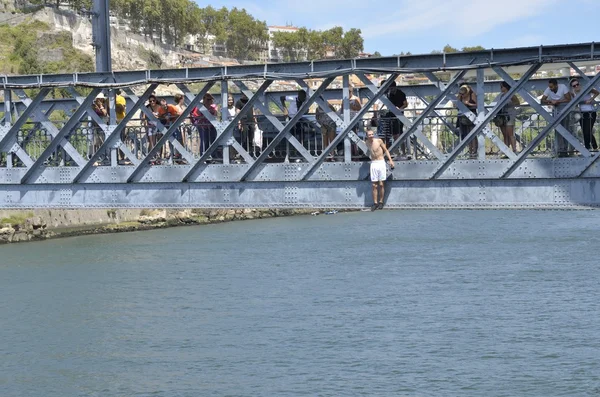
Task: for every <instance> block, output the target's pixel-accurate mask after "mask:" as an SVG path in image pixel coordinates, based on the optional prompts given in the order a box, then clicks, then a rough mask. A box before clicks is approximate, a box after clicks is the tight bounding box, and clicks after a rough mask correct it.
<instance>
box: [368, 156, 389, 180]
mask: <svg viewBox="0 0 600 397" xmlns="http://www.w3.org/2000/svg"><path fill="white" fill-rule="evenodd" d="M386 174H387V170H386V167H385V161H384V160H373V161H371V182H380V181H385V180H386V176H387V175H386Z"/></svg>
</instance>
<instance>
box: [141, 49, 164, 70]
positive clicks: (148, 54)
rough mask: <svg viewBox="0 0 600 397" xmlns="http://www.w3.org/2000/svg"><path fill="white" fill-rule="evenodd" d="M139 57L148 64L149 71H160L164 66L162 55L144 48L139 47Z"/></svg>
mask: <svg viewBox="0 0 600 397" xmlns="http://www.w3.org/2000/svg"><path fill="white" fill-rule="evenodd" d="M138 55H139V57H140V59H142V60H144V61H146V62H147V63H148V69H160V68H161V66H162V64H163V61H162V58H161V57H160V54H157V53H156V52H154V51H152V50H148V49H146V48H144V47H142V46H139V47H138Z"/></svg>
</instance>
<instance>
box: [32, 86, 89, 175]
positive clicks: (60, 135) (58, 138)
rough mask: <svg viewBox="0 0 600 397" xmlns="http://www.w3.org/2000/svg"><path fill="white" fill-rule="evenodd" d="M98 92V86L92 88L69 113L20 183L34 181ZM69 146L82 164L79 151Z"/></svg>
mask: <svg viewBox="0 0 600 397" xmlns="http://www.w3.org/2000/svg"><path fill="white" fill-rule="evenodd" d="M99 92H100V89H99V88H95V89H93V90H92V92H91V93H90V95H89V96H88V97H87V98H86V99H85V101H83V103H82V104H81V106H79V108H78V109H77V110H76V111H75V113H73V115H71V118H70V119H69V121H67V122H66V123H65V125H64V126H63V128H61V130H60V131H58V132H57V133H55V134H54V136H53V139H52V140H51V141H50V144H49V145H48V146H47V147H46V149H44V151H43V152H42V154H41V155H40V156H39V157H38V159H37V160H36V161H35V163H34V164H32V165H31V166H30V167H29V169H28V170H27V172H26V173H25V175H23V178H22V179H21V183H22V184H27V183H31V182H33V181H35V179H36V178H37V177H38V176H39V174H40V168H41V167H42V166H43V164H44V162H45V161H46V160H47V159H48V157H50V155H51V154H52V152H54V151H55V150H56V148H57V147H58V146H59V145H60V144H62V142H63V139H64V138H65V136H67V134H69V133H70V132H71V131H72V130H73V128H75V126H76V125H77V124H78V123H79V119H80V118H81V116H83V114H84V113H86V112H87V110H88V109H89V108H90V107H91V106H92V102H93V101H94V99H95V98H96V95H98V93H99ZM64 146H66V145H64ZM64 146H63V147H64ZM69 146H70V144H69ZM71 148H72V150H73V152H74V153H76V154H77V156H78V157H79V158H80V162H79V163H78V165H79V166H83V165H84V163H85V161H84V160H83V158H81V155H79V153H77V151H76V150H75V148H73V147H72V146H71ZM75 158H76V157H75Z"/></svg>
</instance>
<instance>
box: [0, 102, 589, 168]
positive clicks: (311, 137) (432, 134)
mask: <svg viewBox="0 0 600 397" xmlns="http://www.w3.org/2000/svg"><path fill="white" fill-rule="evenodd" d="M422 111H423V109H409V110H407V111H406V112H405V116H406V117H407V119H408V120H410V121H412V122H414V121H416V120H417V118H418V117H419V115H420V113H421V112H422ZM386 113H387V111H369V112H367V113H366V115H365V116H364V117H362V118H361V119H360V120H359V121H358V122H357V124H356V127H355V129H354V130H355V132H356V134H357V136H358V137H359V138H361V139H364V137H365V131H366V130H367V129H372V130H373V131H374V132H376V134H377V135H378V136H379V137H381V138H382V139H384V140H385V141H386V142H387V144H388V145H389V146H391V145H392V144H393V136H392V130H391V124H392V123H393V122H395V121H396V118H395V117H394V118H390V117H386V116H385V115H386ZM278 118H279V119H280V121H281V122H282V123H285V122H286V118H285V117H284V116H279V117H278ZM256 119H257V122H256V123H254V122H251V123H247V122H243V123H240V126H241V127H242V129H246V130H251V131H253V132H255V131H257V128H258V129H259V130H260V133H261V135H262V139H254V136H253V134H252V133H250V134H249V133H244V134H243V133H241V132H240V129H239V127H236V128H234V130H233V138H234V139H235V140H236V141H238V142H239V143H240V145H241V146H242V147H243V148H244V149H246V150H247V151H248V152H250V153H251V154H252V156H254V157H257V156H258V155H259V154H260V153H261V151H262V149H264V148H266V147H268V146H269V144H270V143H271V142H272V141H273V139H274V137H275V136H276V135H277V132H278V131H277V129H276V128H274V127H273V125H272V124H271V123H270V122H269V120H267V119H266V118H265V117H264V116H260V115H259V116H256ZM374 120H375V122H374ZM569 120H570V123H569V126H570V127H569V131H571V132H572V133H573V135H574V136H575V137H576V138H577V139H578V140H579V141H580V142H582V143H583V133H582V129H581V126H580V124H579V122H578V121H577V119H576V117H570V119H569ZM457 123H458V112H457V110H456V109H448V108H443V109H439V115H438V116H427V117H425V118H423V119H422V120H421V127H422V133H423V135H424V136H425V137H426V138H427V139H428V140H429V141H431V142H432V143H433V144H434V145H435V146H436V148H437V149H439V150H440V152H441V153H444V154H447V153H451V152H452V151H453V150H454V148H455V147H456V145H457V144H458V143H459V142H460V141H461V138H460V133H459V127H458V124H457ZM64 124H65V122H64V121H63V122H53V125H54V126H55V127H56V128H58V129H61V128H62V127H63V126H64ZM547 125H548V122H547V121H546V119H544V118H543V117H541V116H540V115H539V114H538V113H537V112H536V111H535V109H533V108H532V107H530V106H528V105H524V106H520V107H519V108H518V115H517V119H516V121H515V127H514V132H515V135H516V139H517V147H518V149H519V150H522V148H525V147H527V146H529V145H530V143H531V142H532V141H534V139H535V138H536V137H537V135H538V134H539V133H540V132H541V131H543V130H544V128H545V127H546V126H547ZM488 126H489V128H490V129H491V131H492V132H493V133H494V134H495V135H497V136H498V137H499V138H502V134H501V131H500V128H499V127H497V126H495V125H494V124H493V123H488ZM208 128H209V129H211V132H210V133H209V134H207V135H206V136H207V137H208V139H209V142H208V145H210V144H212V143H214V141H215V139H216V137H217V132H216V130H215V129H214V127H212V126H208ZM179 130H180V131H182V134H180V138H179V141H180V142H181V144H182V145H183V147H184V148H185V149H186V150H187V151H189V152H190V153H191V154H192V155H193V156H194V158H196V159H197V158H200V156H201V154H202V145H201V137H200V133H199V128H198V126H196V125H193V124H191V122H189V121H188V122H185V123H183V124H182V125H181V126H180V127H179ZM148 131H149V128H148V127H147V126H146V125H145V124H144V122H143V120H141V119H133V120H131V121H130V123H129V124H128V126H127V127H126V128H125V129H124V131H123V132H122V134H121V140H122V141H123V143H124V144H125V145H126V146H127V147H128V148H129V150H130V151H131V153H132V154H133V155H134V156H135V158H136V159H138V160H142V159H144V157H145V156H146V155H147V154H148V151H149V148H150V147H149V145H150V142H149V139H148ZM339 132H340V128H337V133H339ZM255 133H257V134H258V132H255ZM594 134H596V135H597V136H600V125H598V124H596V125H595V126H594ZM293 135H294V136H295V137H296V138H297V139H298V141H299V142H300V144H301V145H302V146H303V147H304V148H306V150H308V152H309V153H310V154H311V155H312V156H314V157H318V156H320V155H321V154H323V149H324V147H323V143H324V137H323V134H322V127H321V125H319V123H318V122H317V121H316V118H315V115H314V114H307V115H305V116H304V117H303V118H301V119H300V120H299V121H298V122H297V123H296V127H295V128H294V129H293ZM17 136H18V137H17V143H18V144H19V145H20V146H21V147H23V149H24V150H25V151H26V152H27V153H28V154H29V156H30V157H31V158H32V159H33V160H36V159H37V158H38V157H39V156H40V155H41V154H42V153H43V152H44V150H46V148H47V147H48V146H49V145H50V142H51V141H52V134H51V132H50V131H48V129H47V128H46V127H45V126H44V125H43V124H42V123H39V122H37V123H26V124H25V125H24V126H23V128H22V129H20V130H19V132H18V135H17ZM66 139H67V140H68V141H69V142H70V143H71V144H72V145H73V147H74V148H75V149H76V150H77V152H78V153H79V154H80V155H81V156H82V157H83V158H85V159H89V158H91V157H92V155H94V153H96V151H97V149H98V148H99V147H100V146H101V145H102V143H103V142H104V140H105V133H104V131H103V130H102V128H101V127H99V126H98V125H96V124H95V123H94V122H92V121H82V122H80V123H79V124H78V125H77V126H76V127H75V128H73V129H72V130H71V132H70V133H69V134H68V135H67V137H66ZM407 141H408V140H407ZM554 141H555V136H554V134H548V135H547V136H546V137H545V139H544V140H542V142H541V143H540V144H539V145H538V146H537V147H536V148H535V149H534V150H532V151H531V152H530V153H529V154H528V156H552V155H553V153H554V152H553V147H554V143H555V142H554ZM259 143H260V145H259ZM164 146H165V149H164V150H163V153H162V157H161V158H159V160H160V161H157V162H155V163H154V164H155V165H157V164H162V163H173V162H175V163H185V161H177V159H173V157H172V155H173V154H176V153H174V152H175V151H174V149H173V147H172V145H168V144H167V145H164ZM402 149H403V150H402V152H403V153H401V154H403V155H404V156H400V159H409V158H413V159H431V158H432V156H431V152H430V151H429V150H428V149H427V148H424V147H423V145H422V144H421V143H420V142H419V141H418V140H417V139H414V138H413V139H410V143H409V144H408V145H406V144H405V145H404V146H403V147H402ZM351 151H352V153H351V159H352V160H353V161H363V160H365V159H366V157H365V154H364V153H362V152H361V151H360V150H359V148H358V147H357V145H356V144H355V143H353V144H352V145H351ZM343 152H344V145H343V143H340V144H338V145H337V147H336V148H334V149H333V151H332V152H331V155H330V156H329V157H328V159H327V161H343V159H344V156H343ZM485 153H486V157H488V158H497V157H499V156H501V155H502V152H500V151H499V150H498V148H497V147H496V146H495V145H493V144H492V143H491V142H490V141H489V140H488V141H486V150H485ZM466 157H467V154H466V151H465V152H463V153H462V154H461V155H459V158H466ZM230 160H231V161H232V162H233V163H238V162H243V159H242V158H241V157H240V156H239V155H238V154H237V153H235V151H234V150H232V151H231V153H230ZM282 161H291V162H295V161H303V158H302V156H301V154H300V153H299V152H298V150H297V149H296V148H294V147H293V146H291V145H290V144H289V142H288V141H281V142H279V143H278V144H277V145H276V146H275V147H274V149H273V150H272V152H270V153H269V155H268V156H267V159H266V160H265V162H267V163H268V162H282ZM211 162H214V163H222V162H223V158H222V150H221V151H219V152H217V154H215V155H214V156H211ZM97 164H98V165H109V164H110V149H105V150H104V153H103V154H102V156H101V157H100V159H99V161H98V162H97ZM119 164H121V165H131V162H129V161H127V160H126V159H119ZM5 165H6V155H4V156H2V157H1V158H0V166H5ZM46 165H47V166H73V165H75V164H74V163H73V161H72V159H71V158H70V156H69V155H68V154H67V153H66V152H65V150H64V149H63V148H61V147H59V148H57V149H56V150H55V151H54V152H53V153H52V155H51V156H50V157H49V158H48V159H47V161H46ZM13 166H15V167H19V166H21V167H22V166H24V164H23V163H22V162H20V161H19V159H18V158H16V157H15V158H14V160H13Z"/></svg>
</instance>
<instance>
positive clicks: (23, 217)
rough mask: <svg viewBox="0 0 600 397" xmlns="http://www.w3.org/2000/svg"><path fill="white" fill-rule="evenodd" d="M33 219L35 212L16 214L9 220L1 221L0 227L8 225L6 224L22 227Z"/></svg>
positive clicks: (3, 219)
mask: <svg viewBox="0 0 600 397" xmlns="http://www.w3.org/2000/svg"><path fill="white" fill-rule="evenodd" d="M31 217H33V212H19V213H16V214H12V215H11V216H9V217H8V218H2V219H0V225H6V224H8V225H10V226H16V225H22V224H24V223H25V221H27V219H29V218H31Z"/></svg>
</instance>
